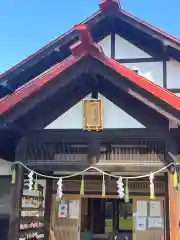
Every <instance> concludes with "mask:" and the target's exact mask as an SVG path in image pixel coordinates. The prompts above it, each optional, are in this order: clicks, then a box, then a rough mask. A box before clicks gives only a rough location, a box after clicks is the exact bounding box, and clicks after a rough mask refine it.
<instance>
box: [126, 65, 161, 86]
mask: <svg viewBox="0 0 180 240" xmlns="http://www.w3.org/2000/svg"><path fill="white" fill-rule="evenodd" d="M122 65H124V66H125V67H128V68H138V69H139V70H140V72H141V73H142V75H144V76H145V77H146V78H147V79H149V80H150V81H152V82H154V83H156V84H158V85H160V86H161V87H162V86H163V64H162V62H141V63H123V64H122Z"/></svg>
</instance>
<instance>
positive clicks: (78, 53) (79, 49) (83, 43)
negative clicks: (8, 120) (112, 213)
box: [0, 25, 180, 114]
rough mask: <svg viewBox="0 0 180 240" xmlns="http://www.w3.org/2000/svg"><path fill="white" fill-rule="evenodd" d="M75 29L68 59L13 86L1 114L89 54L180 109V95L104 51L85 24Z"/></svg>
mask: <svg viewBox="0 0 180 240" xmlns="http://www.w3.org/2000/svg"><path fill="white" fill-rule="evenodd" d="M76 30H77V31H79V33H80V40H79V41H78V42H77V43H75V44H74V45H73V46H71V51H72V56H71V57H69V58H68V59H66V60H64V61H63V62H60V63H58V64H56V65H54V66H53V67H52V68H50V69H49V70H48V71H46V72H44V73H43V74H41V75H40V76H38V77H36V78H34V79H33V80H32V81H31V82H29V83H28V84H26V85H24V86H23V87H22V88H20V89H18V90H16V91H15V92H14V93H12V94H11V95H9V96H7V97H5V98H4V99H1V100H0V114H4V113H6V112H7V111H9V110H11V109H12V108H13V107H14V106H15V105H16V104H18V103H19V102H21V101H22V100H24V99H25V98H28V96H30V95H31V94H33V93H35V92H38V91H40V90H41V89H42V88H43V86H45V84H46V83H48V82H50V81H52V80H53V79H54V78H55V77H57V76H59V75H61V73H63V72H65V71H66V70H68V68H69V67H70V66H72V65H73V64H75V63H76V62H78V61H79V60H80V59H82V57H84V56H86V55H91V56H92V57H94V58H95V59H97V60H99V61H100V62H102V63H103V64H105V65H106V66H108V67H109V68H111V69H112V70H114V71H116V72H117V73H119V74H120V75H121V76H123V77H125V78H126V79H127V81H131V82H132V83H133V84H136V85H137V86H139V87H140V88H142V89H144V90H145V91H147V92H149V93H150V94H152V95H154V96H155V97H157V98H159V99H160V100H161V101H163V102H165V103H167V104H169V105H170V106H172V107H173V108H175V109H177V110H180V98H179V97H177V96H176V95H174V94H173V93H171V92H169V91H168V90H165V89H163V88H161V87H160V86H158V85H156V84H155V83H153V82H151V81H149V80H147V79H145V78H144V77H142V76H140V75H138V74H136V73H135V72H133V71H131V70H129V69H128V68H126V67H124V66H122V65H120V64H119V63H118V62H116V61H115V60H112V59H111V58H108V57H106V56H105V55H104V53H103V52H102V50H101V48H100V47H99V45H98V44H96V43H94V42H93V40H92V37H91V35H90V33H89V30H88V27H87V26H86V25H77V26H76Z"/></svg>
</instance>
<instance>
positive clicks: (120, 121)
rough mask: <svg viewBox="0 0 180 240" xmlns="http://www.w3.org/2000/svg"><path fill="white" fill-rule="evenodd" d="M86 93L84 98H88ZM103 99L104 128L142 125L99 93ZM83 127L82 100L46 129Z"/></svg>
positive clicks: (138, 126) (137, 126)
mask: <svg viewBox="0 0 180 240" xmlns="http://www.w3.org/2000/svg"><path fill="white" fill-rule="evenodd" d="M90 97H91V95H88V96H87V97H86V98H85V99H90ZM99 98H100V99H102V101H103V124H104V128H140V127H144V126H143V125H142V124H140V123H139V122H138V121H136V120H135V119H134V118H132V117H131V116H130V115H128V114H127V113H126V112H124V111H123V110H122V109H120V108H119V107H117V106H116V105H114V104H113V103H112V102H111V101H109V100H108V99H107V98H105V97H104V96H102V95H101V94H99ZM82 128H83V102H82V101H80V102H79V103H77V104H76V105H75V106H73V107H72V108H71V109H69V110H68V111H67V112H66V113H64V114H63V115H62V116H60V117H58V118H57V119H56V120H54V121H53V122H52V123H50V124H49V125H48V126H47V127H46V129H82Z"/></svg>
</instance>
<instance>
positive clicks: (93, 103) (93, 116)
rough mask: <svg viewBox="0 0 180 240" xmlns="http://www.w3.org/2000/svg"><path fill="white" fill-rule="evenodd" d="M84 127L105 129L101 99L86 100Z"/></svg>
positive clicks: (96, 129) (86, 128)
mask: <svg viewBox="0 0 180 240" xmlns="http://www.w3.org/2000/svg"><path fill="white" fill-rule="evenodd" d="M84 129H85V130H89V131H91V130H95V131H99V130H102V129H103V124H102V102H101V100H99V99H91V100H84Z"/></svg>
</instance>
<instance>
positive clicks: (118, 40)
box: [115, 34, 151, 59]
mask: <svg viewBox="0 0 180 240" xmlns="http://www.w3.org/2000/svg"><path fill="white" fill-rule="evenodd" d="M149 57H151V56H150V55H148V54H147V53H145V52H144V51H142V50H141V49H139V48H137V47H136V46H135V45H133V44H131V43H130V42H128V41H127V40H125V39H124V38H122V37H120V36H118V35H117V34H116V36H115V59H127V58H149Z"/></svg>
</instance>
